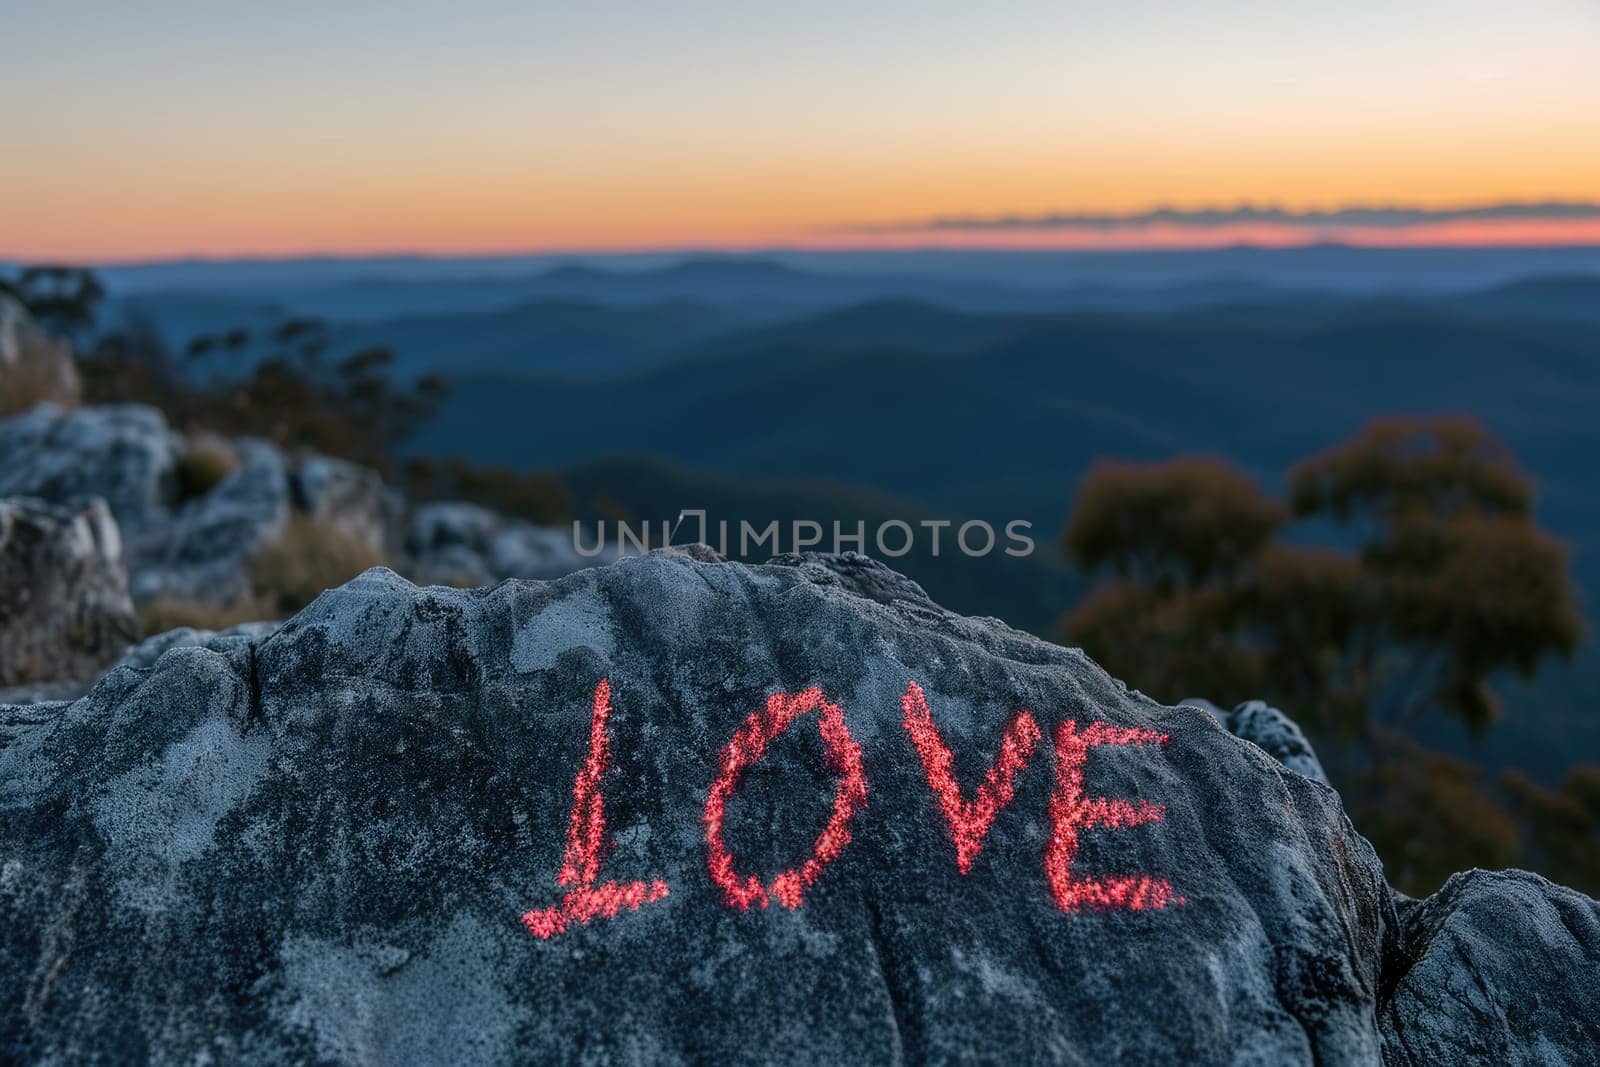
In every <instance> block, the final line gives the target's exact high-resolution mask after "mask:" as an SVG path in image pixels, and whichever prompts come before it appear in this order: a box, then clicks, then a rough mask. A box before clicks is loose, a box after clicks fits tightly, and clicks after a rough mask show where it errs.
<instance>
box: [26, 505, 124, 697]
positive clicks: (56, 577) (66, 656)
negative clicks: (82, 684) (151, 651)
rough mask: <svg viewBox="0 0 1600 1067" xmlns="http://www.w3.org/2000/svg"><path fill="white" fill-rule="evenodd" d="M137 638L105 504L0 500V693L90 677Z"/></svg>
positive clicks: (114, 532) (114, 528)
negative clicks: (73, 505)
mask: <svg viewBox="0 0 1600 1067" xmlns="http://www.w3.org/2000/svg"><path fill="white" fill-rule="evenodd" d="M136 632H137V625H136V622H135V620H134V615H133V602H132V601H131V600H129V598H128V579H127V573H126V572H125V571H124V570H123V564H122V545H121V540H120V538H119V537H118V534H117V524H116V521H115V520H114V519H112V517H111V512H110V511H109V510H108V509H107V508H106V506H105V504H103V503H101V502H100V501H94V502H93V503H91V504H89V505H88V506H87V507H85V508H83V509H81V510H79V509H71V508H60V507H54V506H52V505H49V504H46V503H44V502H43V501H39V500H31V499H28V498H25V497H22V498H10V499H0V686H8V687H9V686H21V685H25V684H28V683H35V682H43V681H51V680H55V679H72V678H86V677H92V676H94V675H95V674H98V673H99V672H100V671H101V670H102V669H104V668H105V666H106V665H107V664H109V663H110V662H111V661H112V660H115V659H116V658H117V657H118V656H119V655H121V654H122V651H123V649H124V648H126V647H127V644H128V642H129V641H130V640H132V638H133V636H134V634H135V633H136Z"/></svg>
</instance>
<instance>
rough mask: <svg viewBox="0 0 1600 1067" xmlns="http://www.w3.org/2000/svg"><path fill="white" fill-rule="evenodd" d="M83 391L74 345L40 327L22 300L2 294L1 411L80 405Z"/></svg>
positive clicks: (0, 297)
mask: <svg viewBox="0 0 1600 1067" xmlns="http://www.w3.org/2000/svg"><path fill="white" fill-rule="evenodd" d="M82 391H83V385H82V382H80V381H79V379H78V368H77V364H75V363H74V362H73V361H72V346H71V345H69V344H67V342H65V341H62V340H59V339H57V338H54V337H51V336H50V335H49V334H47V333H45V332H44V331H43V330H41V329H39V327H38V326H36V325H34V322H33V319H32V318H31V317H29V315H28V311H27V309H26V308H24V307H23V306H22V304H21V303H19V302H18V301H17V300H16V299H15V298H14V297H11V296H8V295H6V294H5V293H0V412H10V411H17V410H21V409H23V408H28V407H32V406H33V405H34V404H38V403H52V404H67V405H71V404H76V403H77V402H78V397H79V395H80V394H81V393H82Z"/></svg>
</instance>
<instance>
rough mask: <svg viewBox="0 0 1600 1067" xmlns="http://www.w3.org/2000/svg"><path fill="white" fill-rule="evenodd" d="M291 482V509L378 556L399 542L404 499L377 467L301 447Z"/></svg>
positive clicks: (295, 458)
mask: <svg viewBox="0 0 1600 1067" xmlns="http://www.w3.org/2000/svg"><path fill="white" fill-rule="evenodd" d="M289 482H290V488H291V490H292V492H293V495H294V505H295V509H296V510H297V511H299V512H300V513H301V514H303V515H305V516H306V517H307V518H309V519H310V520H311V521H312V522H314V523H317V524H319V525H322V526H327V527H329V528H332V529H335V530H338V531H340V532H341V533H343V534H345V535H347V536H349V537H351V538H353V539H355V540H356V541H357V542H359V543H360V544H361V545H363V546H364V547H366V548H367V549H368V550H369V551H371V552H372V553H373V554H374V555H377V556H382V555H384V554H386V553H387V552H389V551H391V550H392V549H394V548H396V547H397V546H398V544H399V542H400V540H401V527H402V525H403V519H404V515H405V500H404V498H402V497H401V495H400V494H399V493H398V492H396V491H395V490H394V489H391V488H390V487H389V486H387V485H385V484H384V481H383V478H382V477H380V476H379V474H378V472H377V471H374V470H371V469H370V468H367V467H362V466H360V465H358V464H355V463H351V462H349V461H347V460H342V459H333V458H331V457H329V456H322V455H318V454H317V453H315V452H300V453H297V454H296V455H295V457H294V464H293V469H292V470H291V471H290V476H289Z"/></svg>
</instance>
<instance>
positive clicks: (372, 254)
mask: <svg viewBox="0 0 1600 1067" xmlns="http://www.w3.org/2000/svg"><path fill="white" fill-rule="evenodd" d="M1314 249H1321V250H1329V251H1351V252H1376V253H1384V252H1394V253H1402V252H1403V253H1427V252H1462V253H1492V252H1505V251H1511V250H1522V251H1541V250H1544V251H1557V250H1562V251H1574V252H1582V251H1594V252H1600V237H1590V236H1588V235H1585V238H1584V239H1581V240H1575V241H1551V240H1542V241H1483V242H1480V243H1468V244H1463V243H1454V242H1448V241H1442V242H1438V243H1402V242H1396V243H1393V244H1381V243H1367V242H1362V241H1340V240H1308V241H1304V242H1299V243H1281V242H1273V241H1250V240H1241V241H1234V242H1229V243H1227V244H1204V243H1199V244H1193V245H1154V246H1148V245H1147V246H1139V245H1123V246H1102V247H1081V246H1071V245H1063V246H1049V245H1020V246H1019V245H1007V244H1004V243H995V244H949V243H938V242H929V243H923V244H914V245H874V244H849V243H840V244H810V243H784V242H775V243H770V244H768V243H764V244H759V245H750V246H741V245H721V246H719V245H699V244H682V245H638V246H632V247H606V246H595V247H587V248H585V247H581V246H578V247H564V248H550V249H540V248H537V247H530V248H527V249H514V250H503V249H494V248H484V249H421V248H418V249H371V250H366V249H359V250H333V249H307V250H305V251H295V252H248V251H245V252H237V253H231V252H221V253H206V252H196V253H181V254H175V255H156V256H150V257H140V256H129V257H123V256H112V257H104V258H100V257H85V258H72V257H41V256H17V255H13V254H11V253H9V252H5V251H0V264H4V265H5V266H7V267H28V266H68V267H84V268H88V269H98V270H107V269H113V270H114V269H129V268H141V267H179V266H197V267H198V266H222V265H234V264H262V265H267V264H278V263H318V262H321V263H350V262H358V261H373V262H402V261H407V260H416V261H424V262H428V261H433V262H448V261H481V262H497V261H499V262H504V261H512V260H523V259H574V260H580V259H624V258H640V257H647V256H667V257H673V256H675V257H681V258H684V259H751V258H757V257H761V256H779V255H864V256H871V255H951V254H956V255H961V254H969V255H1010V256H1018V257H1031V256H1049V255H1079V256H1084V255H1087V256H1113V257H1120V256H1146V255H1174V254H1176V255H1205V254H1217V253H1227V252H1261V253H1285V254H1288V253H1294V252H1305V251H1309V250H1314Z"/></svg>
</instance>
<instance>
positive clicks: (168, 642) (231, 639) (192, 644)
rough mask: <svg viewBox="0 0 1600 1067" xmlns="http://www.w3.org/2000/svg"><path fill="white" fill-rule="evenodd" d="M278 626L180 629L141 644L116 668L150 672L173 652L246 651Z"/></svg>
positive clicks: (266, 623) (254, 624)
mask: <svg viewBox="0 0 1600 1067" xmlns="http://www.w3.org/2000/svg"><path fill="white" fill-rule="evenodd" d="M281 625H282V623H279V622H272V621H265V620H264V621H262V622H245V623H240V624H239V625H237V626H230V627H228V628H227V629H224V630H196V629H194V628H193V627H191V626H180V627H178V628H177V629H175V630H168V631H166V632H165V633H159V634H156V635H154V636H153V637H147V638H145V639H144V640H143V641H140V642H139V643H138V644H136V645H134V646H132V647H131V648H129V649H128V650H127V651H126V652H124V653H123V654H122V658H121V659H119V660H117V663H116V666H118V667H133V668H136V669H139V670H149V669H150V668H151V667H154V666H155V665H156V662H157V661H158V660H160V659H161V657H162V656H164V655H166V654H167V653H168V652H170V651H172V650H173V649H175V648H201V649H205V650H206V651H208V652H221V653H228V652H235V651H247V650H248V649H249V648H250V646H251V644H252V643H255V642H261V641H264V640H266V639H267V638H268V637H271V636H272V635H273V634H274V633H275V632H276V631H277V629H278V627H279V626H281Z"/></svg>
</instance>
